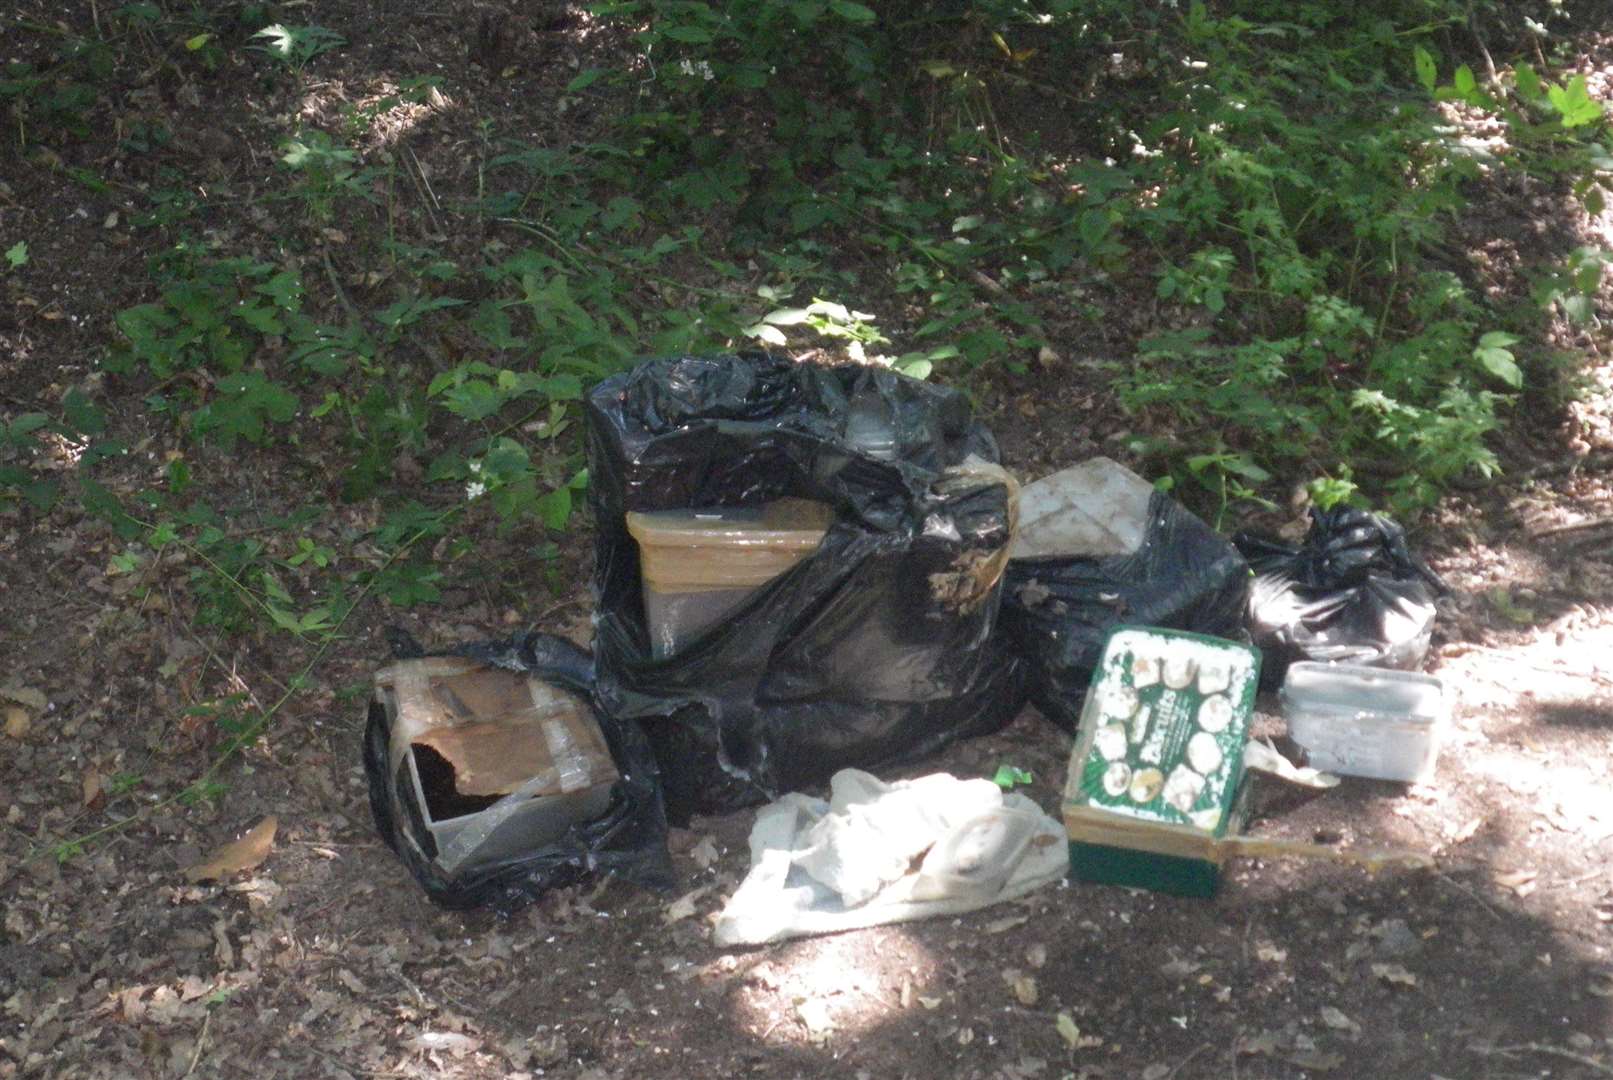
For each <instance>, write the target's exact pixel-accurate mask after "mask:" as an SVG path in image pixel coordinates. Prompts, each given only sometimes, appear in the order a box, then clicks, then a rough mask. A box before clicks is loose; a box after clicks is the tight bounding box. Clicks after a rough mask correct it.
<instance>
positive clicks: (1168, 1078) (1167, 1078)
mask: <svg viewBox="0 0 1613 1080" xmlns="http://www.w3.org/2000/svg"><path fill="white" fill-rule="evenodd" d="M1208 1049H1210V1044H1209V1043H1199V1044H1198V1046H1196V1047H1194V1048H1193V1052H1192V1053H1191V1054H1189V1055H1187V1056H1186V1057H1185V1058H1183V1059H1182V1060H1181V1061H1178V1062H1177V1063H1176V1067H1175V1068H1174V1069H1172V1070H1171V1071H1170V1072H1168V1073H1166V1074H1165V1080H1171V1078H1172V1077H1174V1076H1175V1075H1176V1074H1177V1073H1179V1072H1181V1071H1182V1070H1183V1069H1185V1068H1187V1063H1188V1062H1189V1061H1192V1060H1193V1059H1194V1058H1196V1057H1198V1056H1199V1055H1200V1054H1202V1053H1203V1052H1204V1051H1206V1050H1208ZM1237 1056H1238V1055H1237V1054H1233V1055H1232V1057H1233V1060H1237Z"/></svg>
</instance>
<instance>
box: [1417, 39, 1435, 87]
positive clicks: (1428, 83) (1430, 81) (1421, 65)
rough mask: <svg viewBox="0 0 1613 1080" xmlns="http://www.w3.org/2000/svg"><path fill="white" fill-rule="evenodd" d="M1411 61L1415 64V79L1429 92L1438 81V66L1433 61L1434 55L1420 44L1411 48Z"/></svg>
mask: <svg viewBox="0 0 1613 1080" xmlns="http://www.w3.org/2000/svg"><path fill="white" fill-rule="evenodd" d="M1411 55H1412V61H1413V63H1415V64H1416V65H1417V81H1418V82H1420V83H1422V84H1423V89H1424V90H1427V91H1428V92H1429V93H1430V94H1432V93H1433V92H1434V87H1435V86H1436V85H1438V83H1439V68H1438V66H1436V65H1435V63H1434V57H1433V55H1432V54H1431V53H1429V51H1428V50H1427V49H1425V48H1423V47H1422V46H1421V45H1419V46H1417V48H1415V49H1413V50H1412V54H1411Z"/></svg>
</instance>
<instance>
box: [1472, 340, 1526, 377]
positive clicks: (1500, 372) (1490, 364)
mask: <svg viewBox="0 0 1613 1080" xmlns="http://www.w3.org/2000/svg"><path fill="white" fill-rule="evenodd" d="M1517 343H1518V339H1517V338H1515V337H1513V336H1512V335H1511V334H1503V333H1501V332H1499V331H1492V332H1490V333H1488V334H1485V335H1484V336H1483V337H1481V338H1479V344H1478V347H1477V348H1475V349H1474V350H1473V359H1475V360H1477V361H1478V362H1479V364H1480V366H1482V367H1483V368H1484V370H1485V371H1488V372H1489V373H1490V374H1491V375H1494V376H1495V377H1496V378H1498V379H1500V380H1501V381H1502V382H1504V383H1506V384H1507V385H1508V386H1510V387H1512V388H1513V389H1514V390H1518V389H1521V388H1522V387H1523V369H1521V368H1520V367H1518V363H1517V361H1516V360H1515V359H1514V358H1513V356H1512V350H1511V349H1510V348H1509V346H1512V345H1516V344H1517Z"/></svg>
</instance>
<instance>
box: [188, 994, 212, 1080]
mask: <svg viewBox="0 0 1613 1080" xmlns="http://www.w3.org/2000/svg"><path fill="white" fill-rule="evenodd" d="M212 1022H213V1010H212V1009H208V1010H207V1012H205V1013H203V1014H202V1030H201V1032H200V1033H199V1034H198V1035H197V1036H196V1052H195V1053H194V1054H192V1055H191V1056H190V1068H188V1069H186V1070H185V1076H186V1077H188V1076H190V1074H191V1073H193V1072H195V1071H196V1064H197V1063H198V1062H199V1061H201V1060H202V1050H203V1049H204V1048H206V1046H207V1027H208V1025H209V1024H211V1023H212ZM181 1080H183V1078H181Z"/></svg>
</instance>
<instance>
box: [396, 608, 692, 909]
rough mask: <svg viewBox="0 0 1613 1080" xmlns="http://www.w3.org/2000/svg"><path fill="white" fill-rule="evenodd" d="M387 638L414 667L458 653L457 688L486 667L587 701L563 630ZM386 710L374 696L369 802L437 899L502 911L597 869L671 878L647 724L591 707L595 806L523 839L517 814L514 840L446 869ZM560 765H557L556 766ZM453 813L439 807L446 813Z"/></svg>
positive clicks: (580, 660) (581, 654)
mask: <svg viewBox="0 0 1613 1080" xmlns="http://www.w3.org/2000/svg"><path fill="white" fill-rule="evenodd" d="M390 637H391V644H392V651H393V654H394V657H395V659H397V660H399V661H403V662H405V663H404V664H400V665H397V666H395V667H394V668H393V669H391V670H402V669H404V668H407V667H409V666H410V664H411V663H412V664H414V666H415V667H418V666H419V664H418V662H420V661H426V662H432V661H442V662H444V664H443V666H445V667H452V666H453V662H454V661H464V663H463V664H462V665H460V666H461V668H462V669H463V670H462V671H460V672H458V675H459V678H460V680H461V681H460V682H459V683H458V685H460V686H461V687H463V686H464V685H465V682H464V680H466V679H467V678H469V679H474V678H476V676H477V673H478V672H479V671H485V670H487V669H492V670H494V671H499V672H514V673H521V674H523V675H526V676H531V677H533V678H536V679H537V680H540V681H541V682H542V683H543V684H546V685H547V686H550V687H554V688H557V689H558V690H559V691H560V692H562V693H564V692H567V691H570V692H575V693H576V694H578V695H581V697H580V698H573V699H572V700H575V701H577V703H578V705H579V707H580V708H581V709H582V710H584V711H586V710H587V708H588V695H590V694H591V693H592V690H593V659H592V657H590V656H589V655H588V653H587V652H585V651H583V650H582V649H579V648H578V647H577V646H576V645H574V644H572V643H571V642H569V641H566V640H564V639H562V638H558V637H555V636H553V635H550V634H541V633H528V634H523V635H520V636H517V637H514V638H509V639H504V640H497V641H488V642H479V643H474V644H467V645H461V646H457V647H455V648H452V649H448V650H445V651H443V652H440V653H432V654H429V655H428V654H427V653H425V652H424V650H422V649H421V648H420V646H419V645H418V644H416V643H415V642H414V640H413V639H412V638H410V637H409V636H408V635H407V634H404V633H402V632H401V631H394V632H392V634H391V635H390ZM380 677H381V676H380V675H379V674H378V679H379V678H380ZM504 679H505V680H506V682H509V681H513V682H514V683H515V684H516V685H520V684H521V683H522V682H523V680H520V679H515V680H510V677H509V676H507V675H506V676H504ZM443 682H444V683H445V684H447V683H452V682H453V680H452V679H445V680H443ZM444 693H445V694H446V695H447V696H448V697H449V698H452V697H453V696H454V695H453V690H452V689H449V690H446V691H444ZM461 704H462V703H461ZM389 712H390V710H389V709H388V708H387V707H385V706H383V704H382V703H381V701H379V700H377V701H374V702H372V704H371V706H370V713H369V722H368V725H367V727H366V729H365V733H364V771H365V774H366V777H367V778H368V781H369V790H370V810H371V813H372V814H373V815H374V817H375V824H376V828H377V829H378V830H379V832H380V834H381V837H382V839H384V840H385V841H386V843H387V845H388V846H389V847H391V848H392V850H393V851H394V852H395V853H396V854H397V855H398V857H399V858H400V859H401V860H402V861H403V863H404V865H405V866H407V867H408V869H409V872H410V873H412V874H413V875H414V877H415V879H416V880H417V881H419V882H420V884H421V886H422V887H424V889H425V891H426V894H427V895H428V896H429V897H430V898H431V899H432V900H433V901H435V902H436V903H438V904H440V905H442V906H443V907H446V908H450V909H456V910H460V909H468V908H477V907H488V908H491V909H493V910H494V911H495V912H497V913H499V914H501V915H508V914H510V913H512V912H514V911H516V910H518V909H520V908H522V907H524V906H525V905H527V904H528V903H530V902H532V901H533V900H535V899H537V898H538V897H539V896H540V895H542V893H544V892H545V891H547V890H549V889H552V888H558V887H561V886H565V885H570V884H574V883H576V882H577V881H580V880H582V879H584V878H586V877H588V876H590V875H594V874H617V875H620V876H621V877H623V878H625V879H627V880H629V881H633V882H635V883H637V884H639V885H643V886H646V887H650V888H657V889H664V888H670V887H671V885H672V883H673V874H672V864H671V859H670V858H669V856H668V854H667V849H666V831H667V823H666V814H665V811H664V809H663V804H662V801H661V792H660V787H659V783H658V780H657V777H656V767H655V758H654V755H653V754H652V753H651V751H650V747H649V744H648V743H647V742H646V741H645V738H644V733H643V732H642V731H640V730H639V729H638V727H637V726H636V725H635V724H633V723H632V722H631V721H622V720H616V719H613V718H611V717H609V716H603V715H597V714H596V715H595V716H594V717H593V719H595V720H597V721H598V725H599V726H598V733H599V736H602V737H603V739H604V743H605V745H604V747H603V748H601V753H603V754H608V758H609V764H608V765H607V766H606V767H607V768H608V769H609V775H610V777H611V781H610V782H609V784H608V789H606V788H605V786H604V785H601V788H602V789H601V790H599V791H597V792H589V793H586V794H587V796H588V797H592V798H594V801H595V803H597V812H594V813H593V814H592V816H588V817H585V818H584V819H582V820H579V821H576V822H574V823H571V824H569V825H566V826H565V827H564V828H563V831H561V832H559V833H558V834H555V835H550V836H549V837H548V838H547V839H546V840H544V841H542V842H541V843H536V844H533V843H530V842H522V841H523V838H524V839H525V840H527V841H530V837H531V835H532V833H531V831H530V830H529V829H528V831H527V832H526V833H525V834H523V833H522V832H521V831H520V830H521V829H522V828H525V827H526V826H525V823H523V822H516V823H515V824H516V826H517V831H516V840H515V842H514V843H508V842H507V843H506V844H505V845H504V847H503V848H502V849H500V850H498V851H496V852H495V853H494V855H493V856H492V857H486V856H485V854H484V856H483V857H481V858H474V857H473V858H472V859H471V860H470V861H468V862H467V863H465V864H464V865H462V866H456V867H454V868H453V869H451V870H450V869H447V868H445V866H444V860H445V858H447V856H448V855H449V853H448V852H446V851H444V850H442V845H441V844H440V843H439V838H438V837H437V836H435V835H433V831H432V829H431V828H430V827H429V826H428V825H427V822H426V810H425V808H424V807H423V806H422V805H421V802H420V800H419V799H418V798H416V796H415V792H414V790H413V788H412V786H411V784H410V782H409V776H408V773H407V770H406V769H404V768H401V767H396V768H395V767H394V764H393V763H394V759H395V758H396V754H395V753H394V752H393V751H394V747H393V734H394V732H393V730H392V721H391V719H390V717H389ZM564 768H565V766H563V765H562V771H564ZM428 798H429V796H428ZM486 801H488V802H492V801H494V800H491V799H489V800H486ZM534 801H536V800H534ZM456 809H459V810H462V809H465V808H463V807H460V808H456ZM453 812H454V811H450V812H449V813H448V814H445V815H444V816H445V817H450V818H451V817H452V814H453ZM496 835H497V834H495V838H496ZM451 843H452V841H450V844H451Z"/></svg>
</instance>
